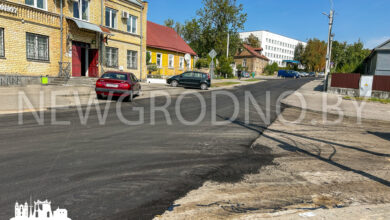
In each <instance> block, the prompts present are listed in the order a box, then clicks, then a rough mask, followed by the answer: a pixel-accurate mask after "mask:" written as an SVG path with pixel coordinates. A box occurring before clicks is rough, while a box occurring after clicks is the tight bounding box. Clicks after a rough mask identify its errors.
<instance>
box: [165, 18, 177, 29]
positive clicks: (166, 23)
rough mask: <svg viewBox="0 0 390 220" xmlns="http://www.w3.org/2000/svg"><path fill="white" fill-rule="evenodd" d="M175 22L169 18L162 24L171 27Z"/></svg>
mask: <svg viewBox="0 0 390 220" xmlns="http://www.w3.org/2000/svg"><path fill="white" fill-rule="evenodd" d="M174 24H175V21H174V20H173V19H171V18H169V19H167V20H165V21H164V25H165V26H167V27H170V28H173V25H174Z"/></svg>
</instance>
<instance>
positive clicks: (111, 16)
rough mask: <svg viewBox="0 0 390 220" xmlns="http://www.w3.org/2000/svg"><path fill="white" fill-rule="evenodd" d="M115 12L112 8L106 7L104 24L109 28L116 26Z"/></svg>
mask: <svg viewBox="0 0 390 220" xmlns="http://www.w3.org/2000/svg"><path fill="white" fill-rule="evenodd" d="M116 14H117V11H116V10H114V9H112V8H107V7H106V26H107V27H110V28H116V27H117V24H116Z"/></svg>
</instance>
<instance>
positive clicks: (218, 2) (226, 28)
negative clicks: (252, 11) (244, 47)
mask: <svg viewBox="0 0 390 220" xmlns="http://www.w3.org/2000/svg"><path fill="white" fill-rule="evenodd" d="M202 2H203V8H202V9H200V10H198V11H197V16H198V19H196V22H197V23H198V25H199V29H200V37H199V39H197V40H198V41H199V42H198V43H197V45H198V48H196V52H197V53H198V54H199V55H201V56H202V57H205V56H207V54H208V52H209V50H210V49H212V48H214V49H215V50H216V51H217V53H218V54H219V56H221V55H225V54H226V45H227V37H228V33H229V34H230V48H229V49H230V54H234V53H235V52H236V51H237V49H238V48H239V47H240V38H239V35H238V31H239V30H242V29H243V28H244V23H245V21H246V17H247V14H246V13H243V10H244V7H243V5H242V4H240V5H237V2H236V0H203V1H202Z"/></svg>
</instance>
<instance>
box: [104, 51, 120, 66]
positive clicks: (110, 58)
mask: <svg viewBox="0 0 390 220" xmlns="http://www.w3.org/2000/svg"><path fill="white" fill-rule="evenodd" d="M106 66H107V67H114V68H116V67H118V48H113V47H106Z"/></svg>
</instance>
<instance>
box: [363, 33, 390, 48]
mask: <svg viewBox="0 0 390 220" xmlns="http://www.w3.org/2000/svg"><path fill="white" fill-rule="evenodd" d="M389 39H390V36H384V37H378V38H372V39H370V40H367V41H366V42H365V44H364V46H365V47H366V48H368V49H374V48H375V47H377V46H379V45H380V44H382V43H384V42H386V41H387V40H389Z"/></svg>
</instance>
